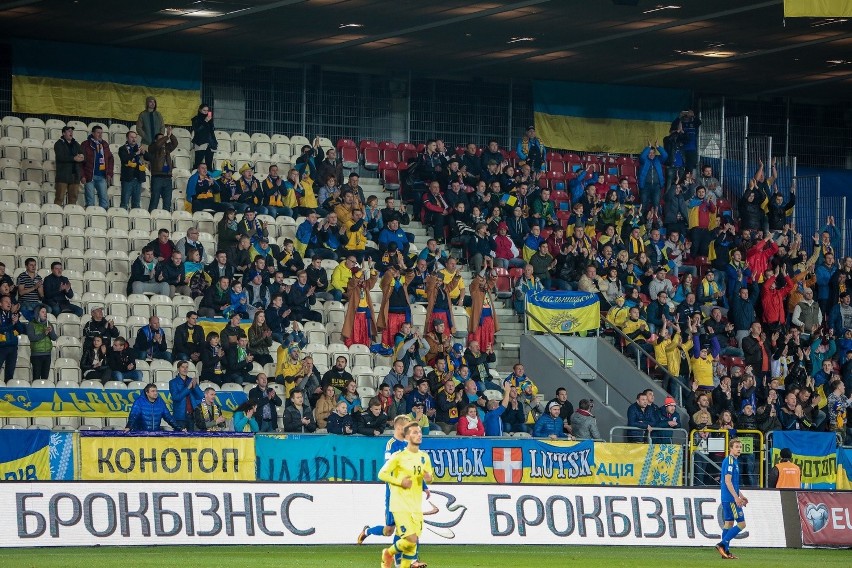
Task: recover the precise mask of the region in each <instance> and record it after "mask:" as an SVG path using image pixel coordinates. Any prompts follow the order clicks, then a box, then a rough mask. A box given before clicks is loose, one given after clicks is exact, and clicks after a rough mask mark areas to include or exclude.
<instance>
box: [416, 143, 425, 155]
mask: <svg viewBox="0 0 852 568" xmlns="http://www.w3.org/2000/svg"><path fill="white" fill-rule="evenodd" d="M425 149H426V144H423V143H422V142H421V143H420V144H418V145H417V153H418V154H422V153H423V150H425Z"/></svg>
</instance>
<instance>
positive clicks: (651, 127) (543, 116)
mask: <svg viewBox="0 0 852 568" xmlns="http://www.w3.org/2000/svg"><path fill="white" fill-rule="evenodd" d="M535 127H536V129H537V130H538V133H539V135H540V136H541V139H542V141H543V142H544V143H545V144H546V145H547V147H548V148H570V149H576V150H584V151H587V152H612V153H619V154H638V153H639V152H641V151H642V149H643V148H644V147H645V146H647V145H648V141H649V140H650V141H651V142H653V141H654V140H658V141H660V143H661V144H662V140H663V138H665V137H666V136H668V135H669V127H670V123H668V122H652V121H650V120H628V119H622V118H585V117H580V116H562V115H555V114H547V113H544V112H536V113H535Z"/></svg>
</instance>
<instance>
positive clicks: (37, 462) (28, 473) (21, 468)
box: [0, 446, 51, 481]
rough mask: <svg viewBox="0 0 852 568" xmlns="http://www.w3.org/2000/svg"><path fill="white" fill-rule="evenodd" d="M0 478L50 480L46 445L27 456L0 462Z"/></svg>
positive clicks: (48, 455)
mask: <svg viewBox="0 0 852 568" xmlns="http://www.w3.org/2000/svg"><path fill="white" fill-rule="evenodd" d="M0 479H3V480H20V481H24V480H42V481H44V480H50V479H51V477H50V453H49V450H48V448H47V446H45V447H43V448H42V449H40V450H38V451H36V452H33V453H32V454H30V455H28V456H24V457H22V458H19V459H16V460H11V461H5V462H0Z"/></svg>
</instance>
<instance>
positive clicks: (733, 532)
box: [716, 438, 748, 559]
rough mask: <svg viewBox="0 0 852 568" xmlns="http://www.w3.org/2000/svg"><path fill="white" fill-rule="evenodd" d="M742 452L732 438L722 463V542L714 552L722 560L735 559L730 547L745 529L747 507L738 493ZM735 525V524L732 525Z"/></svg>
mask: <svg viewBox="0 0 852 568" xmlns="http://www.w3.org/2000/svg"><path fill="white" fill-rule="evenodd" d="M742 451H743V443H742V442H741V441H740V439H739V438H733V439H732V440H731V441H730V443H729V444H728V455H727V457H725V459H724V460H723V461H722V518H723V519H724V521H725V524H724V526H723V527H722V541H721V542H720V543H719V544H717V545H716V550H718V551H719V554H721V555H722V558H728V559H736V556H734V555H733V554H731V550H730V545H731V541H732V540H734V539H735V538H736V537H737V535H738V534H740V532H741V531H742V530H743V529H744V528H745V526H746V523H745V515H744V514H743V507H745V506H746V505H748V499H746V498H745V497H744V496H743V494H742V493H740V462H739V461H738V458H739V457H740V453H742ZM734 523H736V524H734Z"/></svg>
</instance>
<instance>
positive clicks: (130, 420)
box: [124, 383, 186, 432]
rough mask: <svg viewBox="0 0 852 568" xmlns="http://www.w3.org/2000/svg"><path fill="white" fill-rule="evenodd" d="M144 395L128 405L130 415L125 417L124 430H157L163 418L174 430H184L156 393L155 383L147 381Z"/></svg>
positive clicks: (159, 428)
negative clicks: (125, 424)
mask: <svg viewBox="0 0 852 568" xmlns="http://www.w3.org/2000/svg"><path fill="white" fill-rule="evenodd" d="M144 393H145V396H140V397H138V398H137V399H136V400H134V401H133V406H131V407H130V415H128V417H127V426H126V427H125V428H124V430H125V432H128V431H130V430H135V431H141V432H159V431H160V430H161V429H162V428H161V423H162V421H163V420H165V421H166V422H167V423H168V424H169V426H171V427H172V428H174V429H175V430H183V431H184V432H185V431H186V428H185V427H184V426H182V425H180V424H178V423H177V421H175V419H174V416H172V413H171V412H169V409H168V407H166V403H165V402H164V401H163V399H162V398H160V395H159V394H158V393H157V385H155V384H154V383H149V384H148V385H146V386H145V390H144Z"/></svg>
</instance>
